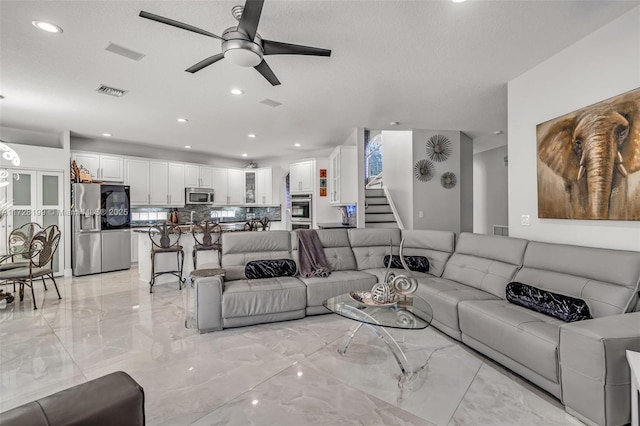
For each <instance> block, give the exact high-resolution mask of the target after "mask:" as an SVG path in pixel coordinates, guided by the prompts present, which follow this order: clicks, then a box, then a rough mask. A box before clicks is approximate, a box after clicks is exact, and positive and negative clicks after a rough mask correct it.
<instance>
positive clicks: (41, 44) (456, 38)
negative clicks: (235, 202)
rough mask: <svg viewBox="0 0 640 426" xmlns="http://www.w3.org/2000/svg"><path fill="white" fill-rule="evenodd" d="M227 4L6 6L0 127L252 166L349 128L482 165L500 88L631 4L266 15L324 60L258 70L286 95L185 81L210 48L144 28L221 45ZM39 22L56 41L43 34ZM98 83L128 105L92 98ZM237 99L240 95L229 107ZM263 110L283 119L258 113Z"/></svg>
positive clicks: (241, 76)
mask: <svg viewBox="0 0 640 426" xmlns="http://www.w3.org/2000/svg"><path fill="white" fill-rule="evenodd" d="M236 4H242V1H241V0H234V1H206V2H205V1H144V2H134V1H90V0H85V1H42V2H38V1H6V0H2V1H0V15H1V27H0V94H2V95H3V96H5V99H4V100H2V101H0V126H6V127H13V128H23V129H29V130H35V131H43V132H59V131H62V130H71V131H73V132H75V133H77V134H79V135H83V136H87V137H91V138H95V137H98V138H99V137H101V134H102V133H104V132H108V133H111V134H113V137H114V138H117V139H119V140H125V141H131V142H137V143H142V144H153V145H157V146H161V147H171V148H179V149H182V148H183V146H184V145H191V146H192V147H193V150H196V151H201V152H206V153H214V154H216V155H221V156H224V157H228V158H236V159H239V158H240V154H241V153H243V152H246V153H248V154H249V158H251V159H261V158H267V157H274V156H279V155H292V154H294V153H295V151H296V150H302V151H311V150H317V149H322V148H326V147H329V146H335V145H337V144H340V143H342V142H343V141H344V140H345V139H346V138H347V136H348V135H349V133H350V132H351V131H352V130H353V128H354V127H367V128H371V129H385V128H389V123H390V122H391V121H399V122H400V123H401V124H400V126H397V127H394V129H405V128H422V129H437V130H461V131H463V132H465V133H467V134H468V135H469V136H470V137H471V138H472V139H473V140H474V147H475V150H476V152H478V151H482V150H485V149H490V148H493V147H497V146H501V145H506V141H507V135H506V132H507V129H506V126H507V87H506V84H507V82H508V81H509V80H511V79H513V78H514V77H516V76H518V75H520V74H522V73H523V72H525V71H526V70H528V69H530V68H532V67H533V66H535V65H536V64H537V63H540V62H541V61H543V60H545V59H547V58H549V57H550V56H552V55H554V54H555V53H557V52H559V51H561V50H562V49H564V48H565V47H567V46H569V45H571V44H573V43H574V42H576V41H577V40H579V39H581V38H583V37H584V36H586V35H587V34H589V33H591V32H593V31H594V30H595V29H597V28H599V27H601V26H602V25H604V24H606V23H608V22H610V21H611V20H613V19H615V18H616V17H618V16H620V15H622V14H623V13H625V12H626V11H628V10H630V9H631V8H633V7H635V6H637V5H638V4H640V2H639V1H482V0H469V1H467V2H466V3H460V4H455V3H452V2H450V1H446V0H442V1H380V0H375V1H315V0H304V1H303V0H295V1H275V0H267V1H265V5H264V8H263V11H262V18H261V21H260V25H259V27H258V32H259V33H260V34H261V35H262V36H263V37H264V38H267V39H271V40H277V41H283V42H289V43H296V44H306V45H310V46H316V47H322V48H328V49H332V51H333V52H332V55H331V57H330V58H322V57H310V56H268V57H266V60H267V62H268V63H269V65H270V66H271V68H272V70H273V71H274V72H275V74H276V75H277V77H278V78H279V79H280V81H281V82H282V85H281V86H276V87H272V86H271V85H270V84H269V83H268V82H267V81H266V80H265V79H264V78H263V77H262V76H260V74H258V72H257V71H255V70H253V69H251V68H240V67H237V66H234V65H232V64H230V63H228V62H225V61H224V60H223V61H220V62H218V63H216V64H214V65H212V66H210V67H208V68H205V69H204V70H202V71H200V72H198V73H196V74H193V75H192V74H190V73H187V72H185V71H184V70H185V69H186V68H188V67H189V66H191V65H193V64H195V63H196V62H198V61H200V60H201V59H204V58H205V57H208V56H211V55H213V54H217V53H220V51H221V49H220V42H219V41H218V40H215V39H212V38H209V37H205V36H202V35H199V34H194V33H191V32H187V31H183V30H180V29H176V28H173V27H169V26H166V25H162V24H159V23H156V22H152V21H149V20H146V19H142V18H140V17H138V13H139V12H140V10H146V11H149V12H152V13H155V14H158V15H162V16H166V17H169V18H173V19H176V20H178V21H182V22H185V23H189V24H192V25H195V26H197V27H200V28H203V29H206V30H208V31H210V32H213V33H215V34H218V35H220V34H222V32H223V30H224V29H226V28H227V27H231V26H233V25H234V24H237V21H235V20H234V19H233V17H232V16H231V8H232V6H234V5H236ZM33 20H45V21H49V22H52V23H55V24H57V25H59V26H61V27H62V28H63V29H64V33H62V34H49V33H45V32H42V31H40V30H37V29H36V28H35V27H33V26H32V25H31V21H33ZM109 42H113V43H116V44H119V45H122V46H125V47H127V48H129V49H132V50H135V51H138V52H141V53H144V54H145V55H146V56H145V57H144V58H143V59H142V60H141V61H139V62H136V61H132V60H130V59H127V58H124V57H121V56H118V55H115V54H113V53H111V52H108V51H105V50H104V49H105V48H106V47H107V44H108V43H109ZM576 66H581V65H580V64H576ZM101 83H103V84H107V85H110V86H114V87H117V88H121V89H126V90H128V91H129V92H128V93H127V94H126V95H125V96H124V97H122V98H114V97H110V96H105V95H101V94H98V93H97V92H96V91H95V89H96V88H97V86H98V85H99V84H101ZM232 87H239V88H242V89H243V90H244V91H245V94H244V95H242V96H234V95H232V94H230V92H229V91H230V89H231V88H232ZM266 98H269V99H273V100H275V101H278V102H281V103H282V104H283V105H282V106H280V107H277V108H272V107H268V106H265V105H263V104H261V103H259V102H260V101H261V100H263V99H266ZM178 117H187V118H188V119H189V122H188V123H186V124H180V123H178V122H177V121H176V118H178ZM495 130H502V131H504V132H505V134H503V135H500V136H495V135H494V134H493V132H494V131H495ZM248 133H255V134H257V138H255V139H249V138H248V137H247V134H248ZM9 142H11V141H9ZM294 143H300V144H302V147H301V148H294V146H293V145H294Z"/></svg>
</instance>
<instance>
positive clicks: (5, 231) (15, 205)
mask: <svg viewBox="0 0 640 426" xmlns="http://www.w3.org/2000/svg"><path fill="white" fill-rule="evenodd" d="M10 174H11V175H10V176H11V177H12V178H11V179H9V181H8V183H9V185H7V186H6V187H4V188H3V190H2V191H0V197H2V198H3V199H5V200H6V203H7V206H8V208H7V210H6V211H4V213H5V215H4V217H3V219H2V227H1V231H0V238H1V239H2V240H1V241H2V249H3V251H4V250H6V249H7V247H6V245H7V241H8V237H9V234H11V232H12V231H13V230H14V229H18V228H20V227H21V226H24V225H26V224H27V223H29V222H35V223H37V224H38V225H40V226H42V227H43V228H46V227H47V226H50V225H57V226H58V228H59V229H60V232H61V238H60V243H59V245H58V250H57V251H56V254H55V256H54V258H53V270H54V273H55V274H56V275H62V273H63V271H64V238H65V231H64V198H63V181H64V177H63V176H64V175H63V173H62V172H49V171H41V170H37V171H36V170H14V171H10Z"/></svg>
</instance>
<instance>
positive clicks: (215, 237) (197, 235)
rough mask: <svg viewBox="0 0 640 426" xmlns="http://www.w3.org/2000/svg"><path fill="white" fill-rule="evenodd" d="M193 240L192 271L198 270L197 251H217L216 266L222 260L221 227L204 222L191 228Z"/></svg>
mask: <svg viewBox="0 0 640 426" xmlns="http://www.w3.org/2000/svg"><path fill="white" fill-rule="evenodd" d="M192 234H193V240H194V241H195V242H196V243H195V245H194V246H193V270H194V271H196V270H197V269H198V251H202V250H217V251H218V265H220V260H221V258H222V243H221V242H220V236H221V235H222V227H221V226H220V225H219V224H217V223H212V222H211V221H208V220H205V221H204V222H201V223H198V224H196V225H194V226H193V230H192Z"/></svg>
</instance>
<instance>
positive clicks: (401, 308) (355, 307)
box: [322, 294, 433, 329]
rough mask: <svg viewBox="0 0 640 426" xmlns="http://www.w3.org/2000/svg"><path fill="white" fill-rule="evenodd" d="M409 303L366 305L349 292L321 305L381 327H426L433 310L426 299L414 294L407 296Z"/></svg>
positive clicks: (348, 316) (353, 318) (347, 316)
mask: <svg viewBox="0 0 640 426" xmlns="http://www.w3.org/2000/svg"><path fill="white" fill-rule="evenodd" d="M407 299H408V300H409V301H410V303H411V304H406V305H405V304H402V301H400V302H398V303H396V304H394V305H389V306H368V305H365V304H363V303H360V302H356V301H355V300H353V299H352V298H351V297H350V296H349V294H341V295H340V296H336V297H332V298H331V299H327V300H325V301H324V302H323V303H322V305H323V306H324V307H325V308H327V309H329V310H330V311H331V312H334V313H336V314H338V315H340V316H343V317H345V318H349V319H352V320H354V321H359V322H362V323H365V324H372V325H379V326H382V327H391V328H402V329H421V328H427V327H428V326H429V324H431V320H432V319H433V310H432V309H431V305H429V304H428V303H427V301H426V300H424V299H422V298H421V297H418V296H416V295H411V296H408V297H407Z"/></svg>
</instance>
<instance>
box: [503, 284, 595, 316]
mask: <svg viewBox="0 0 640 426" xmlns="http://www.w3.org/2000/svg"><path fill="white" fill-rule="evenodd" d="M506 295H507V300H508V301H509V302H511V303H513V304H515V305H520V306H523V307H525V308H527V309H531V310H533V311H536V312H540V313H542V314H545V315H550V316H552V317H555V318H558V319H560V320H562V321H564V322H574V321H581V320H586V319H591V311H589V305H587V302H585V301H584V300H582V299H577V298H575V297H571V296H565V295H563V294H558V293H552V292H550V291H547V290H542V289H539V288H536V287H533V286H530V285H527V284H522V283H518V282H512V283H509V284H507V288H506Z"/></svg>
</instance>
